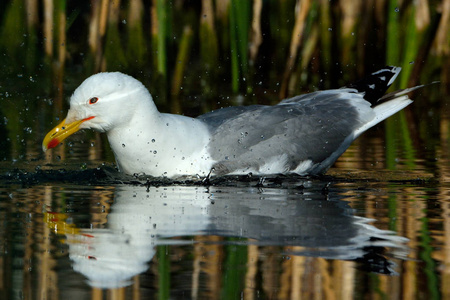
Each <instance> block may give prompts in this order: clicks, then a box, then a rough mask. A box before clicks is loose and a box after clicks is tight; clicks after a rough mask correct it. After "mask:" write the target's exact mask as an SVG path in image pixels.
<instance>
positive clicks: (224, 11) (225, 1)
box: [216, 0, 230, 23]
mask: <svg viewBox="0 0 450 300" xmlns="http://www.w3.org/2000/svg"><path fill="white" fill-rule="evenodd" d="M229 9H230V0H221V1H216V16H217V18H219V19H221V20H222V22H224V23H227V22H228V21H227V20H228V14H229V11H228V10H229Z"/></svg>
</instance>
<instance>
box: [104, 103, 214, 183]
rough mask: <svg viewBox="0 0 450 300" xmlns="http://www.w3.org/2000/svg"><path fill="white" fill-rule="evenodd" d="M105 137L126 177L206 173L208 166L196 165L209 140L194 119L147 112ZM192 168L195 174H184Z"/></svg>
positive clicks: (147, 110) (190, 172) (203, 129)
mask: <svg viewBox="0 0 450 300" xmlns="http://www.w3.org/2000/svg"><path fill="white" fill-rule="evenodd" d="M107 135H108V140H109V143H110V146H111V148H112V150H113V152H114V155H115V157H116V162H117V164H118V165H119V168H120V169H121V171H123V172H125V173H127V174H134V173H145V174H147V175H153V176H174V175H177V174H181V173H183V172H184V173H189V174H192V173H203V172H208V171H209V169H208V168H209V167H210V166H209V165H207V166H203V163H200V164H196V163H195V162H196V161H199V160H200V157H197V156H199V155H200V153H201V155H203V152H206V145H207V143H208V136H209V132H208V129H207V128H206V126H205V125H204V124H203V122H201V121H199V120H197V119H193V118H189V117H184V116H180V115H172V114H161V113H159V112H158V111H157V110H156V108H155V109H154V110H152V109H150V108H147V109H145V110H142V111H141V112H137V113H136V114H135V115H134V116H133V118H132V119H131V120H130V122H128V125H124V126H120V127H117V128H114V129H113V130H111V131H109V132H107ZM193 165H194V166H195V168H196V170H195V171H194V172H192V170H185V169H186V168H192V166H193ZM203 170H204V171H203Z"/></svg>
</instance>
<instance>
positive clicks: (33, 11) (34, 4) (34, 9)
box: [25, 0, 38, 30]
mask: <svg viewBox="0 0 450 300" xmlns="http://www.w3.org/2000/svg"><path fill="white" fill-rule="evenodd" d="M25 6H26V9H25V10H26V12H27V13H26V17H27V27H28V30H30V29H32V30H34V28H36V26H37V25H38V1H35V0H26V3H25Z"/></svg>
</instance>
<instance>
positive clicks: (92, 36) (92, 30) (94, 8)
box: [47, 0, 100, 53]
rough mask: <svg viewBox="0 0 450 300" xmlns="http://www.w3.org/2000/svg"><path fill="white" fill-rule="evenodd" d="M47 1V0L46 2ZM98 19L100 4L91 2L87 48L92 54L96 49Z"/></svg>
mask: <svg viewBox="0 0 450 300" xmlns="http://www.w3.org/2000/svg"><path fill="white" fill-rule="evenodd" d="M47 1H48V0H47ZM99 17H100V2H98V1H93V2H92V3H91V17H90V18H89V20H90V22H89V37H88V42H89V48H90V49H91V52H92V53H96V52H97V47H98V27H99V23H100V21H99Z"/></svg>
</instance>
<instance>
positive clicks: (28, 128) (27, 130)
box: [24, 127, 33, 133]
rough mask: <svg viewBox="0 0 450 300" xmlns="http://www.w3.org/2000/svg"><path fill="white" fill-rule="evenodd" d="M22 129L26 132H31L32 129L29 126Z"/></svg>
mask: <svg viewBox="0 0 450 300" xmlns="http://www.w3.org/2000/svg"><path fill="white" fill-rule="evenodd" d="M24 130H25V131H26V133H32V132H33V129H31V127H25V128H24Z"/></svg>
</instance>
